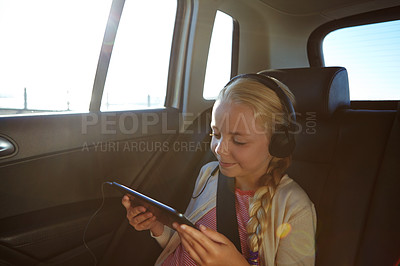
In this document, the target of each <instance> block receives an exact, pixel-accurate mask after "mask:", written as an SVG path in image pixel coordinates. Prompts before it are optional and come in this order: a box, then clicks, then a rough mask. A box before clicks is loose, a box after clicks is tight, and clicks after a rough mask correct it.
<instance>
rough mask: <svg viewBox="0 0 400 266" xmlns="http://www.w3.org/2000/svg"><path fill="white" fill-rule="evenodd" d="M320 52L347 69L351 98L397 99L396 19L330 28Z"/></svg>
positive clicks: (399, 24) (399, 52)
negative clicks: (331, 29)
mask: <svg viewBox="0 0 400 266" xmlns="http://www.w3.org/2000/svg"><path fill="white" fill-rule="evenodd" d="M323 53H324V60H325V66H343V67H346V68H347V71H348V74H349V83H350V99H351V100H400V75H399V73H400V20H397V21H390V22H383V23H375V24H369V25H363V26H357V27H349V28H344V29H339V30H336V31H333V32H331V33H329V34H328V35H327V36H326V37H325V39H324V41H323Z"/></svg>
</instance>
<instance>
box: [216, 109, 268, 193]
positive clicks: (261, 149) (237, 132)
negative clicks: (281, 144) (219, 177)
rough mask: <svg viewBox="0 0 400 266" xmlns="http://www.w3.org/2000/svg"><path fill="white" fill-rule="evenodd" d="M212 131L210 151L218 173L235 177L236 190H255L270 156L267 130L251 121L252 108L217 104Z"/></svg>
mask: <svg viewBox="0 0 400 266" xmlns="http://www.w3.org/2000/svg"><path fill="white" fill-rule="evenodd" d="M211 128H212V130H213V137H212V140H211V150H212V151H213V153H214V155H215V156H216V157H217V159H218V161H219V168H220V171H221V172H222V173H223V174H224V175H226V176H229V177H236V186H237V187H238V188H239V189H242V190H254V189H256V188H257V181H258V179H259V178H260V177H261V176H262V175H264V174H265V172H266V171H267V167H268V164H269V162H270V160H271V155H270V154H269V152H268V145H269V139H268V137H267V134H266V131H265V129H264V128H263V127H262V126H261V125H260V123H259V122H257V121H256V119H255V118H254V113H253V111H252V110H251V108H250V107H248V106H247V105H245V104H235V103H225V102H220V101H217V102H216V103H215V105H214V108H213V112H212V120H211Z"/></svg>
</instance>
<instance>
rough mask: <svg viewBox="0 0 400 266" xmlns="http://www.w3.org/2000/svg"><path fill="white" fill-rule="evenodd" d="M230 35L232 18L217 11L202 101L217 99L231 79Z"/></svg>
mask: <svg viewBox="0 0 400 266" xmlns="http://www.w3.org/2000/svg"><path fill="white" fill-rule="evenodd" d="M232 33H233V19H232V17H231V16H229V15H227V14H225V13H223V12H221V11H217V14H216V17H215V22H214V27H213V32H212V36H211V44H210V50H209V53H208V59H207V69H206V77H205V81H204V91H203V97H204V99H207V100H210V99H215V98H217V96H218V93H219V91H220V90H221V89H222V88H223V87H224V85H225V84H226V83H228V81H229V79H230V77H231V66H232V35H233V34H232Z"/></svg>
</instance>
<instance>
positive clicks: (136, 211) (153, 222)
mask: <svg viewBox="0 0 400 266" xmlns="http://www.w3.org/2000/svg"><path fill="white" fill-rule="evenodd" d="M132 199H133V197H131V196H128V195H125V196H124V197H123V198H122V205H124V207H125V208H126V218H128V221H129V224H130V225H132V226H133V227H134V228H135V229H136V230H137V231H143V230H148V229H149V230H150V231H151V232H152V233H153V235H154V236H160V235H161V234H162V233H163V232H164V225H163V224H162V223H160V222H159V221H157V217H155V216H154V215H153V214H152V213H151V212H146V208H145V207H143V206H136V207H132V205H131V200H132Z"/></svg>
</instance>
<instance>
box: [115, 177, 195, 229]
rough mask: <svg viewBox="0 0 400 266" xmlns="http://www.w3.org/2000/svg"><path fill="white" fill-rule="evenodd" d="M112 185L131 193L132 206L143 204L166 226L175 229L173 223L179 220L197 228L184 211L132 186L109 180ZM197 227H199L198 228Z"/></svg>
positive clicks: (179, 222) (123, 191)
mask: <svg viewBox="0 0 400 266" xmlns="http://www.w3.org/2000/svg"><path fill="white" fill-rule="evenodd" d="M107 184H110V185H111V186H112V187H114V188H116V189H118V190H119V191H121V192H122V193H124V194H130V195H132V196H133V197H134V199H133V200H132V201H131V202H132V206H143V207H145V208H146V209H147V210H148V211H150V212H151V213H153V215H154V216H156V217H157V220H158V221H160V222H161V223H163V224H164V225H166V226H169V227H170V228H172V229H173V227H172V223H174V222H177V223H178V224H186V225H189V226H191V227H193V228H196V227H195V225H194V224H193V223H192V222H190V221H189V220H188V219H187V218H186V217H185V216H184V215H183V214H182V213H180V212H178V211H177V210H175V209H174V208H172V207H170V206H168V205H165V204H164V203H161V202H159V201H157V200H155V199H152V198H150V197H148V196H146V195H144V194H142V193H140V192H138V191H136V190H134V189H132V188H130V187H127V186H124V185H121V184H119V183H117V182H107ZM196 229H197V228H196Z"/></svg>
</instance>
